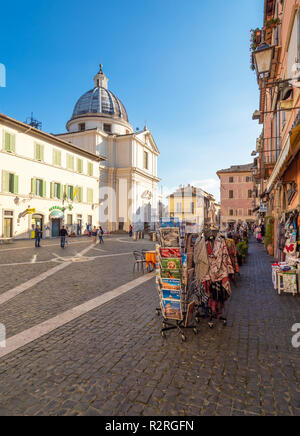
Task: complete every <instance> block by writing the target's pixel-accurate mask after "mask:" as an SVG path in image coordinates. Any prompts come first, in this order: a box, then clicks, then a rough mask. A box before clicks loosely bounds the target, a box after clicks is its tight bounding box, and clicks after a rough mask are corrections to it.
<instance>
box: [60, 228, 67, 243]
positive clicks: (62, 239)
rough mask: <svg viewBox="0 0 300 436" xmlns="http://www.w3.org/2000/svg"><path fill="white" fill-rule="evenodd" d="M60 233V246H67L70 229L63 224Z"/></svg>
mask: <svg viewBox="0 0 300 436" xmlns="http://www.w3.org/2000/svg"><path fill="white" fill-rule="evenodd" d="M59 235H60V246H61V248H65V245H66V238H67V236H68V231H67V229H65V226H62V228H61V229H60V232H59Z"/></svg>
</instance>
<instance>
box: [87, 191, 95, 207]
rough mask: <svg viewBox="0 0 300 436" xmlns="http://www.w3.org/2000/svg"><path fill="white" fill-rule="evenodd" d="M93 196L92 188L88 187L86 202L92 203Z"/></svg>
mask: <svg viewBox="0 0 300 436" xmlns="http://www.w3.org/2000/svg"><path fill="white" fill-rule="evenodd" d="M93 197H94V193H93V190H92V189H89V188H88V190H87V199H88V203H93V201H94V198H93Z"/></svg>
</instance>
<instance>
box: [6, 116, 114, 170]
mask: <svg viewBox="0 0 300 436" xmlns="http://www.w3.org/2000/svg"><path fill="white" fill-rule="evenodd" d="M0 122H3V124H5V125H8V126H12V127H14V128H18V129H25V130H24V131H22V132H21V133H23V134H26V135H31V136H36V137H38V138H42V139H43V140H44V141H45V142H50V143H52V145H53V144H55V145H58V146H61V147H63V148H65V149H66V150H68V151H72V152H73V153H77V154H80V155H81V156H85V157H88V158H89V159H92V160H95V161H97V162H99V161H104V160H106V158H105V157H104V156H97V155H96V154H93V153H90V152H89V151H85V150H83V149H82V148H79V147H76V145H73V144H71V143H70V142H67V141H64V140H63V139H60V138H57V137H56V136H54V135H51V134H49V133H46V132H43V131H42V130H38V129H36V128H34V127H32V126H30V125H28V124H26V123H22V122H21V121H18V120H15V119H14V118H11V117H9V116H7V115H4V114H2V113H0Z"/></svg>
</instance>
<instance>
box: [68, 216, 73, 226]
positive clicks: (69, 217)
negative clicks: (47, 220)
mask: <svg viewBox="0 0 300 436" xmlns="http://www.w3.org/2000/svg"><path fill="white" fill-rule="evenodd" d="M67 225H68V226H72V225H73V215H71V214H68V215H67Z"/></svg>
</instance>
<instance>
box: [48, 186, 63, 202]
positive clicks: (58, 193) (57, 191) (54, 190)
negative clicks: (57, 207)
mask: <svg viewBox="0 0 300 436" xmlns="http://www.w3.org/2000/svg"><path fill="white" fill-rule="evenodd" d="M50 190H51V193H50V196H51V198H57V199H62V185H61V184H60V183H55V182H54V183H51V185H50Z"/></svg>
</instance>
